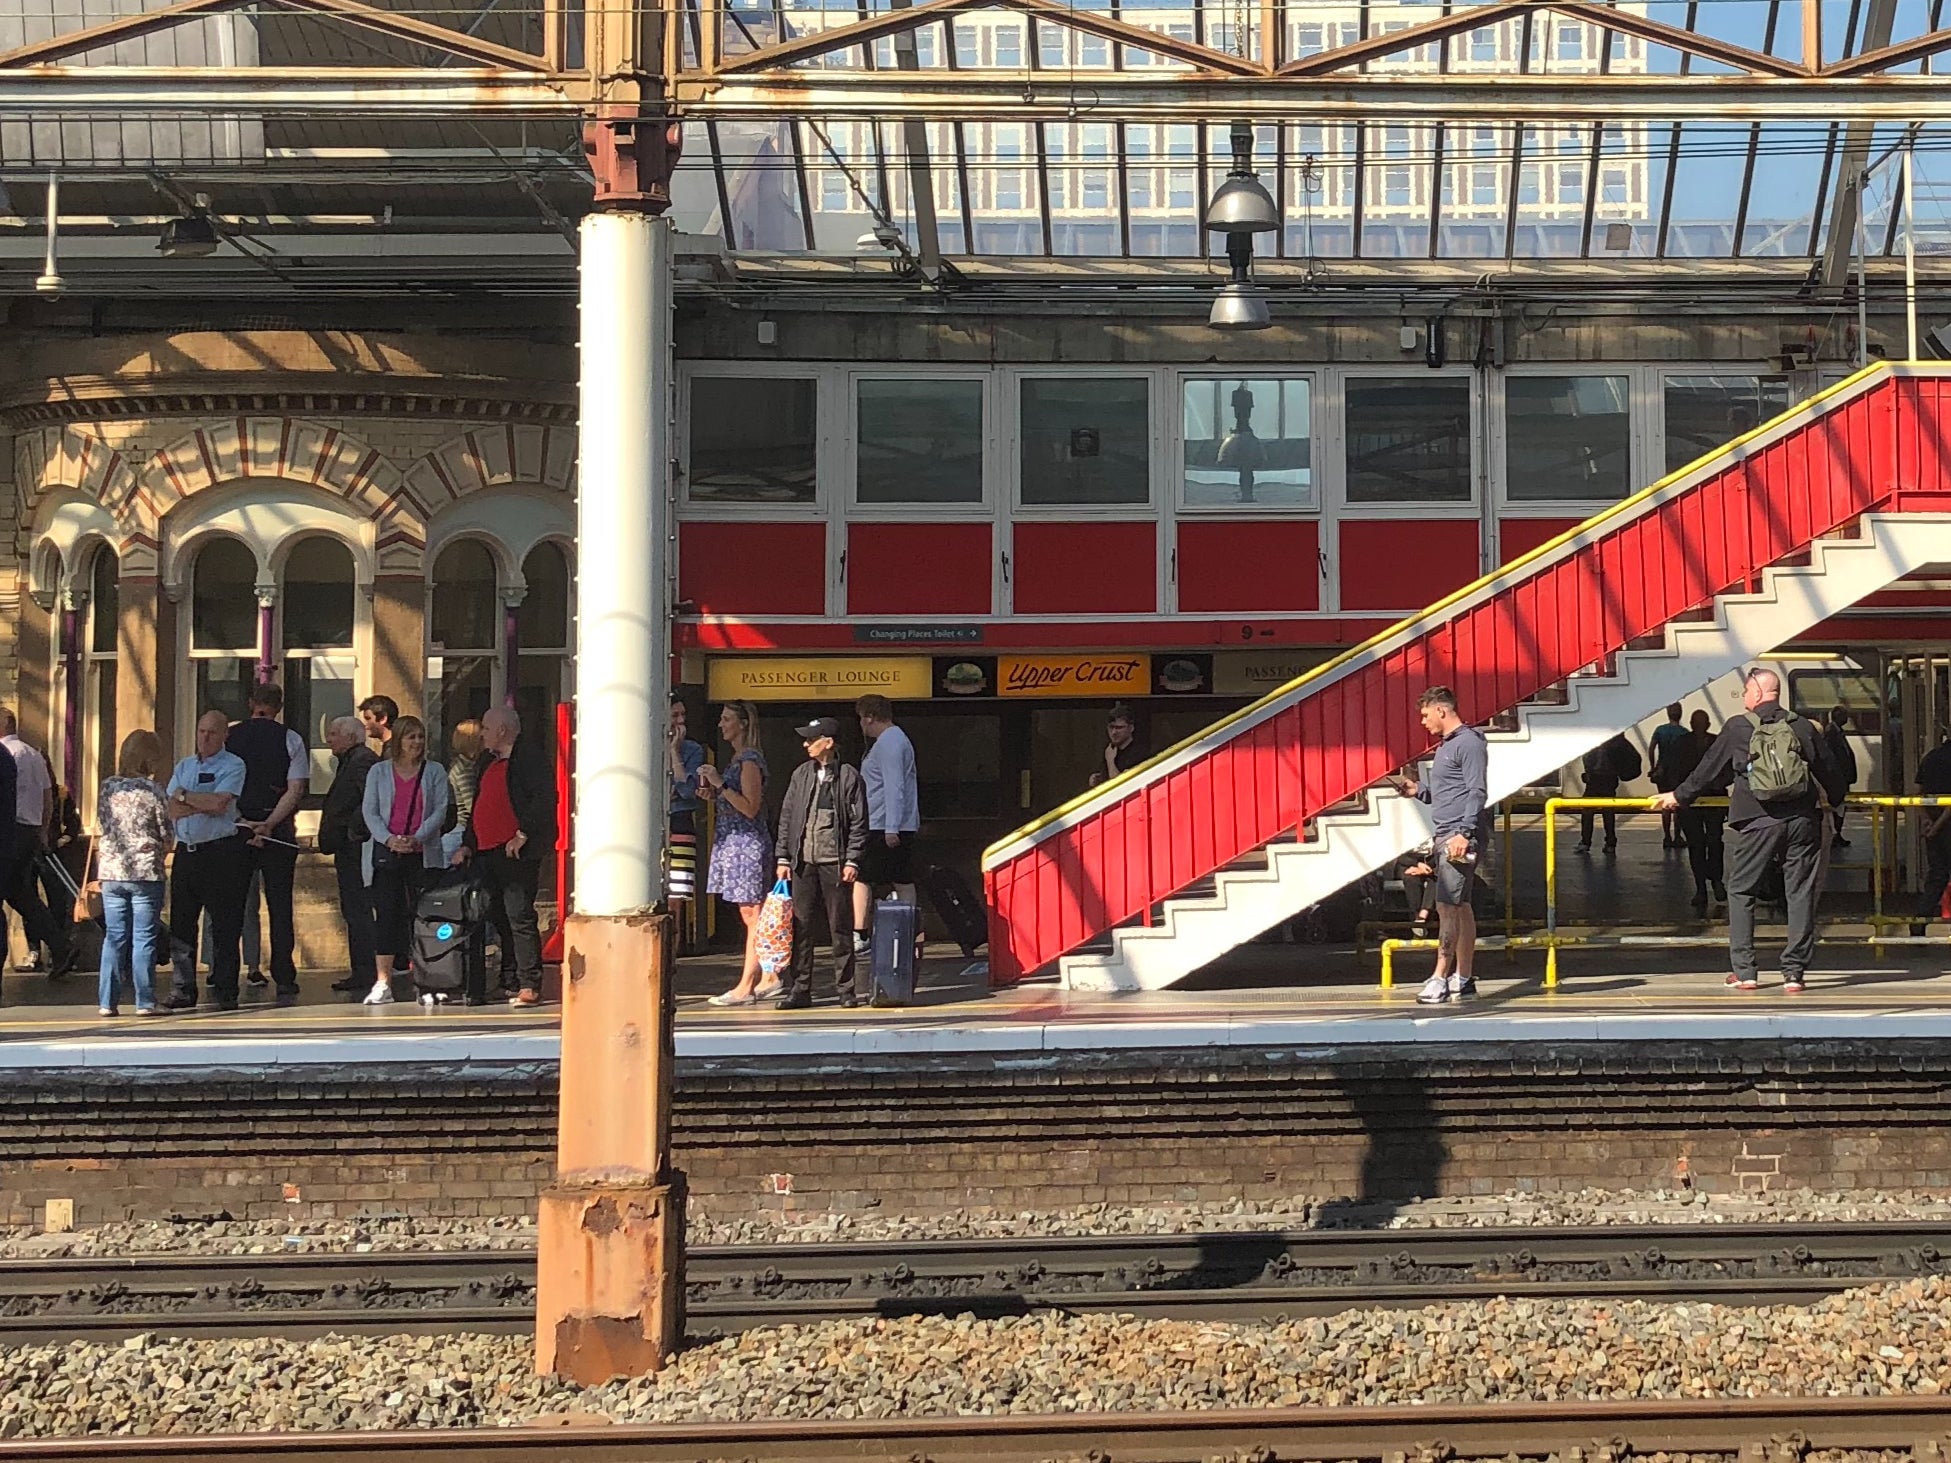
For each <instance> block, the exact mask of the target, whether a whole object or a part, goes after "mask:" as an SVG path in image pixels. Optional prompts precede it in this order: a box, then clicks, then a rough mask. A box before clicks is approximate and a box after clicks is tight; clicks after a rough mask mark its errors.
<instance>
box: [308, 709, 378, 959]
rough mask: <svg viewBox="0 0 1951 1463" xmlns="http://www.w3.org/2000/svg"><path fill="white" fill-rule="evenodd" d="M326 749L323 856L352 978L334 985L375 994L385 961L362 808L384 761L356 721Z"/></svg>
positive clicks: (329, 733) (335, 728)
mask: <svg viewBox="0 0 1951 1463" xmlns="http://www.w3.org/2000/svg"><path fill="white" fill-rule="evenodd" d="M325 745H326V746H328V747H330V748H331V749H332V762H333V767H334V771H333V773H332V786H331V789H330V790H329V791H328V792H327V793H326V794H325V806H324V807H323V808H321V809H320V810H319V815H318V851H319V852H320V853H329V854H331V855H332V868H333V871H334V872H335V873H336V874H337V875H338V878H339V914H340V915H341V917H343V918H344V920H345V945H346V955H347V957H348V960H349V962H350V971H351V973H350V974H348V975H347V976H345V977H344V978H343V979H341V980H335V981H333V982H332V989H333V990H335V991H366V990H371V989H372V987H373V983H374V982H375V981H376V980H378V978H379V957H378V955H377V954H375V953H374V952H375V949H376V947H375V945H374V943H373V899H372V891H371V890H370V889H368V888H367V887H366V876H365V870H364V867H363V864H364V859H363V857H362V856H363V854H364V852H365V850H364V849H363V848H362V847H361V845H363V844H364V843H365V841H366V840H367V839H368V838H370V837H371V836H372V834H371V833H370V832H369V831H368V830H367V828H366V819H365V816H364V814H363V813H362V811H361V804H362V802H363V801H364V799H365V796H366V774H367V773H369V772H371V771H372V770H373V767H374V765H375V764H376V763H378V761H379V758H378V757H377V756H375V755H374V753H373V750H372V748H370V747H368V746H367V745H366V726H365V723H364V722H362V721H361V720H360V719H359V718H358V717H356V716H341V717H339V718H338V719H337V720H335V721H334V722H333V723H332V724H331V725H330V726H328V727H327V728H326V729H325Z"/></svg>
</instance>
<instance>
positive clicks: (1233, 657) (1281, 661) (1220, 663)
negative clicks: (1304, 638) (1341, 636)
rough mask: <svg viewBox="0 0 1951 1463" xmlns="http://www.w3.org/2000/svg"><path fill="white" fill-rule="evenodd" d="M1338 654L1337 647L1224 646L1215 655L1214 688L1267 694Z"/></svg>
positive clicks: (1234, 693) (1225, 692)
mask: <svg viewBox="0 0 1951 1463" xmlns="http://www.w3.org/2000/svg"><path fill="white" fill-rule="evenodd" d="M1335 654H1336V652H1335V651H1333V650H1299V649H1297V650H1237V651H1224V650H1223V651H1221V652H1219V653H1218V654H1217V655H1215V656H1214V657H1213V690H1214V691H1216V692H1218V693H1219V694H1220V695H1222V696H1264V695H1266V694H1267V693H1268V692H1269V691H1277V690H1279V689H1280V688H1281V687H1282V686H1284V685H1286V684H1287V683H1288V682H1289V681H1291V680H1293V679H1295V677H1297V676H1304V675H1306V674H1307V673H1308V672H1309V671H1311V670H1313V669H1314V668H1315V667H1316V666H1318V665H1320V664H1321V663H1322V662H1324V661H1326V660H1329V659H1331V658H1332V657H1333V656H1334V655H1335Z"/></svg>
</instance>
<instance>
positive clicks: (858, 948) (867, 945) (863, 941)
mask: <svg viewBox="0 0 1951 1463" xmlns="http://www.w3.org/2000/svg"><path fill="white" fill-rule="evenodd" d="M854 954H855V955H856V956H862V955H865V956H868V957H870V958H871V957H872V956H873V954H874V942H873V941H872V940H871V939H869V938H868V937H867V936H866V935H863V934H861V933H860V931H858V930H856V931H854Z"/></svg>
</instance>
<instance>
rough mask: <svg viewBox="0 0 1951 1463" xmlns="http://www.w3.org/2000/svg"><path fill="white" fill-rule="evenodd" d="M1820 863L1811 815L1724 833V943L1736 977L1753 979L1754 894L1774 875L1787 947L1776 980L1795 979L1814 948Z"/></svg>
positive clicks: (1818, 835)
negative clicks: (1778, 882)
mask: <svg viewBox="0 0 1951 1463" xmlns="http://www.w3.org/2000/svg"><path fill="white" fill-rule="evenodd" d="M1821 863H1822V823H1821V821H1820V818H1819V816H1818V815H1817V814H1814V813H1810V814H1807V815H1806V816H1803V817H1800V818H1789V819H1787V820H1785V821H1783V822H1779V823H1770V824H1765V825H1763V826H1761V827H1758V828H1754V827H1751V828H1746V829H1742V828H1730V829H1728V832H1727V893H1728V905H1727V943H1728V958H1729V959H1730V961H1731V962H1732V963H1733V967H1734V973H1735V974H1736V975H1739V976H1742V977H1745V978H1748V979H1752V978H1753V977H1754V974H1755V902H1756V901H1755V895H1756V894H1757V893H1758V892H1759V891H1760V890H1761V888H1762V887H1763V885H1765V884H1766V883H1768V882H1769V877H1768V876H1769V874H1770V873H1771V872H1772V871H1774V870H1780V872H1781V880H1782V896H1783V899H1784V901H1785V902H1786V903H1787V905H1788V943H1787V944H1785V945H1784V946H1783V947H1782V978H1783V979H1784V980H1793V979H1797V978H1799V977H1800V976H1801V975H1802V974H1803V972H1805V971H1806V970H1808V968H1809V957H1810V956H1811V955H1812V954H1814V952H1815V945H1816V894H1817V890H1816V875H1817V873H1818V872H1819V870H1820V866H1821Z"/></svg>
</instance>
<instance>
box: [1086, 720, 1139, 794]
mask: <svg viewBox="0 0 1951 1463" xmlns="http://www.w3.org/2000/svg"><path fill="white" fill-rule="evenodd" d="M1145 757H1146V752H1145V749H1144V748H1143V747H1142V746H1140V745H1139V742H1138V723H1137V721H1136V720H1134V719H1133V717H1132V714H1131V708H1130V707H1129V706H1127V705H1125V703H1124V702H1122V701H1119V702H1116V703H1115V704H1114V705H1113V706H1112V707H1111V709H1110V710H1109V711H1108V712H1106V713H1105V716H1104V767H1103V770H1102V771H1099V772H1093V773H1092V774H1091V786H1092V787H1096V786H1097V785H1098V784H1099V783H1100V782H1108V781H1110V780H1111V779H1112V778H1114V777H1119V776H1122V775H1123V774H1124V773H1127V772H1129V771H1131V769H1132V768H1134V767H1136V766H1137V765H1138V764H1139V763H1140V762H1143V761H1144V760H1145Z"/></svg>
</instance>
